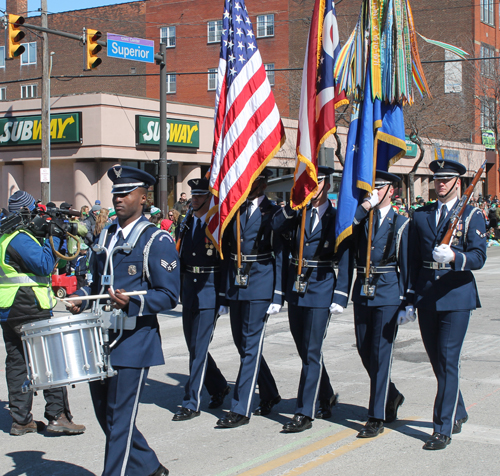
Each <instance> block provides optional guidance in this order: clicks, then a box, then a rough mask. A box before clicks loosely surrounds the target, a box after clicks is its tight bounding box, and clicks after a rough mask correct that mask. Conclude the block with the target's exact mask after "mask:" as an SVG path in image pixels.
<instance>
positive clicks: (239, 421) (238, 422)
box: [217, 412, 250, 428]
mask: <svg viewBox="0 0 500 476" xmlns="http://www.w3.org/2000/svg"><path fill="white" fill-rule="evenodd" d="M249 421H250V418H248V417H246V416H245V415H240V414H239V413H234V412H227V413H226V416H224V417H222V418H221V419H220V420H217V426H220V427H222V428H237V427H238V426H242V425H247V424H248V422H249Z"/></svg>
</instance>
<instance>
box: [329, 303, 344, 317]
mask: <svg viewBox="0 0 500 476" xmlns="http://www.w3.org/2000/svg"><path fill="white" fill-rule="evenodd" d="M343 312H344V308H343V307H342V306H341V305H340V304H336V303H334V302H332V303H331V304H330V314H332V315H334V316H337V315H339V314H342V313H343Z"/></svg>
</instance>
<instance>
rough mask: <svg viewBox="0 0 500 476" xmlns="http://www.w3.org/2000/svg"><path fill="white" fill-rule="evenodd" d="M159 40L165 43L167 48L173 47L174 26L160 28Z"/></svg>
mask: <svg viewBox="0 0 500 476" xmlns="http://www.w3.org/2000/svg"><path fill="white" fill-rule="evenodd" d="M160 42H161V43H165V44H166V45H167V48H175V26H164V27H162V28H160Z"/></svg>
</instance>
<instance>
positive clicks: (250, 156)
mask: <svg viewBox="0 0 500 476" xmlns="http://www.w3.org/2000/svg"><path fill="white" fill-rule="evenodd" d="M222 24H223V26H222V38H221V49H220V60H219V69H218V78H217V93H216V99H215V118H214V121H215V131H214V146H213V151H212V164H211V172H210V190H211V191H212V193H213V194H214V198H213V199H212V204H211V208H210V211H209V213H208V214H207V223H208V226H207V232H208V234H209V236H210V238H211V239H212V241H213V243H214V245H215V246H216V247H217V249H218V250H219V251H220V244H221V242H222V236H223V233H224V229H225V228H226V226H227V225H228V223H229V222H230V220H231V218H232V217H233V216H234V214H235V213H236V212H237V211H238V209H239V207H240V205H241V204H242V203H243V202H244V201H245V200H246V198H247V196H248V193H249V192H250V189H251V187H252V183H253V182H254V180H255V179H256V178H257V177H258V176H259V175H260V173H261V171H262V170H263V169H264V167H265V166H266V165H267V164H268V162H269V161H270V160H271V159H272V158H273V157H274V155H275V154H276V153H277V152H278V151H279V149H280V148H281V146H282V145H283V143H284V142H285V129H284V127H283V123H282V122H281V118H280V114H279V111H278V108H277V106H276V102H275V100H274V95H273V92H272V91H271V86H270V84H269V80H268V79H267V74H266V70H265V68H264V64H263V63H262V58H261V56H260V53H259V50H258V48H257V41H256V39H255V35H254V32H253V28H252V22H251V21H250V18H249V16H248V11H247V9H246V6H245V2H244V1H243V0H239V1H235V0H226V1H225V5H224V14H223V17H222Z"/></svg>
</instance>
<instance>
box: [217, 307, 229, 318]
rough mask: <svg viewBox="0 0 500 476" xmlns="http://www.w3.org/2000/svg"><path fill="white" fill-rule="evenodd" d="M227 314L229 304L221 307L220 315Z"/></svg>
mask: <svg viewBox="0 0 500 476" xmlns="http://www.w3.org/2000/svg"><path fill="white" fill-rule="evenodd" d="M226 314H229V306H221V307H219V316H225V315H226Z"/></svg>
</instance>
